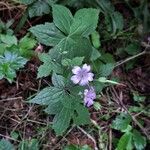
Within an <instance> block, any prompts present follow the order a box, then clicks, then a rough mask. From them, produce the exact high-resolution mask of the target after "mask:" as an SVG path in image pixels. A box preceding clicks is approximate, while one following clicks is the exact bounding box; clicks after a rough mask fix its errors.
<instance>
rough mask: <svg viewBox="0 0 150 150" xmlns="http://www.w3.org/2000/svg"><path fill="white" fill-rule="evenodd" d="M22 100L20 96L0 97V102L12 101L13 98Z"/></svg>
mask: <svg viewBox="0 0 150 150" xmlns="http://www.w3.org/2000/svg"><path fill="white" fill-rule="evenodd" d="M18 99H20V100H22V97H21V96H20V97H12V98H7V99H1V100H0V102H5V101H13V100H18Z"/></svg>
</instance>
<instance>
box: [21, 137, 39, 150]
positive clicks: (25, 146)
mask: <svg viewBox="0 0 150 150" xmlns="http://www.w3.org/2000/svg"><path fill="white" fill-rule="evenodd" d="M19 150H40V147H39V141H38V140H37V139H31V140H23V141H22V142H21V143H20V144H19Z"/></svg>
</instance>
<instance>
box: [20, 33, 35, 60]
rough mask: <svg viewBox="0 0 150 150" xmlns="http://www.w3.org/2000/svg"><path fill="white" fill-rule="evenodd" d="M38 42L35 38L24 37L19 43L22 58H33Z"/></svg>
mask: <svg viewBox="0 0 150 150" xmlns="http://www.w3.org/2000/svg"><path fill="white" fill-rule="evenodd" d="M36 43H37V41H36V40H35V39H33V38H30V37H28V36H24V37H23V38H22V39H21V40H20V41H19V45H18V46H19V51H20V54H21V56H24V57H27V58H28V57H31V56H32V54H33V51H32V49H33V48H34V47H35V45H36Z"/></svg>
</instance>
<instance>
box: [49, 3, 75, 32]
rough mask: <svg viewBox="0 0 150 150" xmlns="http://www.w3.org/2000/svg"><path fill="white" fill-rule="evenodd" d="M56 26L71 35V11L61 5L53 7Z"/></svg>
mask: <svg viewBox="0 0 150 150" xmlns="http://www.w3.org/2000/svg"><path fill="white" fill-rule="evenodd" d="M52 9H53V21H54V24H55V25H56V26H57V27H58V28H59V29H60V30H61V31H62V32H64V33H65V34H69V32H70V26H71V24H72V21H73V16H72V14H71V12H70V10H69V9H68V8H66V7H64V6H61V5H53V7H52Z"/></svg>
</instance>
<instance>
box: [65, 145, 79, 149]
mask: <svg viewBox="0 0 150 150" xmlns="http://www.w3.org/2000/svg"><path fill="white" fill-rule="evenodd" d="M63 150H79V148H78V146H77V145H68V146H66V147H65V148H64V149H63Z"/></svg>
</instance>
